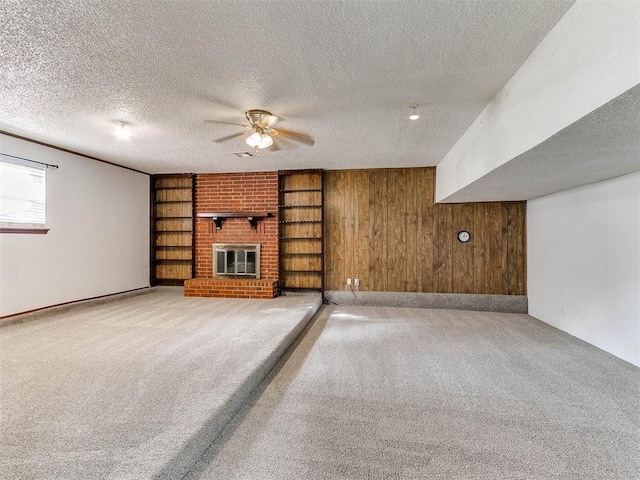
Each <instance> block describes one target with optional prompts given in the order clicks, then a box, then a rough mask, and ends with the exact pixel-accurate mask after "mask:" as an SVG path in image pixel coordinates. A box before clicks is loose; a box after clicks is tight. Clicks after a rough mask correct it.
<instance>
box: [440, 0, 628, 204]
mask: <svg viewBox="0 0 640 480" xmlns="http://www.w3.org/2000/svg"><path fill="white" fill-rule="evenodd" d="M639 83H640V2H638V1H637V0H616V1H594V0H578V1H577V2H576V3H575V5H574V6H573V7H572V8H571V9H570V10H569V11H568V12H567V14H566V15H565V16H564V17H563V18H562V19H561V20H560V21H559V22H558V24H557V25H556V26H555V27H554V28H553V30H552V31H551V32H550V33H549V34H548V35H547V37H546V38H545V39H544V40H543V41H542V42H541V43H540V45H539V46H538V47H537V48H536V49H535V51H534V52H533V53H532V54H531V56H530V57H529V58H528V59H527V61H526V62H525V63H524V64H523V65H522V67H521V68H520V69H519V70H518V71H517V72H516V73H515V75H514V76H513V77H512V78H511V79H510V80H509V82H507V84H506V85H505V86H504V88H503V89H502V90H501V91H500V93H499V94H498V95H497V96H496V97H495V98H494V99H493V100H492V101H491V103H490V104H489V105H488V106H487V107H486V108H485V109H484V111H483V112H482V113H481V114H480V116H479V117H478V118H477V119H476V120H475V121H474V122H473V124H472V125H471V126H470V127H469V129H468V130H467V131H466V132H465V134H464V135H463V136H462V137H461V138H460V140H458V142H457V143H456V144H455V145H454V147H453V148H452V149H451V151H449V153H447V155H446V156H445V158H444V159H443V160H442V161H441V162H440V163H439V164H438V168H437V179H436V201H439V202H440V201H444V202H456V201H463V200H462V199H464V201H481V200H482V199H490V200H499V199H501V198H502V199H507V198H509V199H524V198H532V196H538V195H542V194H543V193H542V192H544V191H546V192H551V191H557V189H558V188H559V187H560V186H561V185H566V186H568V185H573V186H576V185H578V184H579V183H576V179H578V178H581V179H582V181H583V182H585V183H590V182H594V181H598V180H604V179H606V178H611V177H612V176H616V175H621V174H622V173H624V172H628V171H629V168H630V166H631V164H630V161H631V159H630V158H629V157H628V155H626V154H624V153H622V152H621V151H620V148H618V146H617V144H616V142H614V141H609V140H608V137H607V132H608V133H610V134H611V135H612V139H613V138H615V139H616V140H618V141H619V142H621V144H622V145H628V144H631V145H636V141H637V132H638V123H637V116H634V115H632V112H627V110H626V108H627V107H626V106H627V105H634V104H636V103H637V102H636V96H637V94H636V93H635V92H636V91H635V90H634V89H633V87H635V86H636V85H638V84H639ZM627 91H630V92H629V94H628V95H623V94H624V92H627ZM617 97H620V98H619V99H618V100H617V101H616V102H613V104H612V105H613V106H611V105H608V106H605V107H604V109H603V110H602V112H599V113H598V112H597V111H596V112H594V111H595V110H597V109H599V108H600V107H603V106H604V105H606V104H607V103H608V102H610V101H612V100H614V99H616V98H617ZM617 109H620V113H618V110H617ZM591 112H594V115H593V116H590V117H589V118H585V121H584V122H581V121H580V119H581V118H582V117H585V116H586V115H589V114H590V113H591ZM625 112H626V113H625ZM624 121H628V122H632V123H630V124H628V125H624V124H622V122H624ZM574 124H575V125H574ZM567 127H569V128H567ZM564 129H567V131H566V132H565V131H564ZM598 129H599V130H598ZM582 131H584V132H589V135H594V136H596V137H597V138H599V139H600V140H601V141H602V143H601V144H600V145H601V147H603V148H597V149H596V148H594V149H593V150H591V151H590V152H589V151H585V148H584V145H586V144H589V145H592V146H594V147H595V144H592V143H590V142H589V141H588V138H587V134H586V133H584V134H583V133H581V132H582ZM556 134H558V137H557V138H555V137H554V135H556ZM625 135H628V136H630V138H626V137H625ZM623 137H624V138H623ZM547 139H549V142H546V141H547ZM543 142H545V143H544V145H541V146H543V148H540V149H534V151H533V152H530V153H529V151H530V150H531V149H533V148H534V147H536V146H537V145H540V144H542V143H543ZM572 142H573V143H572ZM585 142H586V143H585ZM554 146H557V147H558V150H557V151H553V147H554ZM605 146H606V147H607V148H609V150H606V149H605V148H604V147H605ZM596 151H597V152H599V153H598V154H599V155H601V157H602V158H601V162H599V163H598V162H597V158H596V157H595V156H594V155H595V152H596ZM525 152H526V155H524V156H523V157H522V158H521V156H522V155H523V154H525ZM607 152H608V153H607ZM543 154H544V155H548V156H549V158H543V157H541V155H543ZM560 156H565V157H567V160H566V164H565V163H563V161H562V160H561V158H560ZM578 156H586V157H588V158H590V161H588V162H586V163H585V164H584V165H582V167H581V168H579V170H578V171H576V172H575V178H574V179H573V180H572V179H568V178H566V176H567V175H573V174H572V173H571V172H569V171H567V170H566V168H565V165H572V164H573V163H572V161H573V160H577V157H578ZM527 159H528V162H529V163H526V167H525V160H527ZM534 159H536V160H535V161H537V162H539V163H540V165H541V167H540V169H539V170H538V169H537V167H535V166H534V165H531V164H530V162H533V161H534ZM571 159H573V160H571ZM511 162H515V164H514V165H513V166H509V165H508V164H509V163H511ZM616 162H620V164H619V165H616V164H615V163H616ZM543 165H544V166H545V168H546V170H544V171H543V169H542V166H543ZM575 165H576V166H577V167H579V165H578V164H575ZM587 169H593V171H587ZM494 170H497V171H495V173H494ZM538 171H539V173H540V174H538V173H535V172H538ZM525 172H528V173H527V174H532V175H533V177H532V178H526V177H525V178H521V177H520V175H524V174H525ZM542 173H543V174H542ZM533 178H535V179H536V181H538V182H540V185H538V186H537V187H535V186H533V185H531V184H530V182H531V181H533ZM498 179H500V180H501V181H502V182H503V183H499V184H498V183H496V181H497V180H498ZM489 185H493V187H489ZM513 185H519V186H522V187H523V191H521V192H516V191H515V190H514V188H512V186H513ZM525 185H526V188H525ZM498 187H499V188H498ZM490 188H498V190H494V191H490V190H489V189H490ZM499 190H501V191H499Z"/></svg>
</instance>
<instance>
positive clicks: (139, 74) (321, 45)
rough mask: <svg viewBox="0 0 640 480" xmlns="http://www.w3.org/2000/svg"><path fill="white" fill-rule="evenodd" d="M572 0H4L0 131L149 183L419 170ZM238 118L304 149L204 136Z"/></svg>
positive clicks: (224, 131)
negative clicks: (166, 176) (278, 130)
mask: <svg viewBox="0 0 640 480" xmlns="http://www.w3.org/2000/svg"><path fill="white" fill-rule="evenodd" d="M573 2H574V0H567V1H563V0H555V1H548V0H541V1H536V0H523V1H517V0H502V1H491V0H488V1H481V2H480V1H446V2H443V1H425V0H416V1H400V0H398V1H366V0H349V1H302V0H290V1H235V0H234V1H224V2H223V1H207V2H205V1H180V2H178V1H175V2H173V1H158V0H154V1H128V2H127V1H121V0H110V1H101V2H83V1H72V0H48V1H34V0H14V1H12V0H5V1H3V2H2V3H1V5H0V29H1V35H0V62H1V69H0V112H2V113H1V115H0V129H1V130H5V131H7V132H10V133H14V134H18V135H24V136H27V137H30V138H33V139H36V140H40V141H44V142H48V143H52V144H54V145H58V146H61V147H66V148H70V149H73V150H76V151H78V152H81V153H85V154H88V155H93V156H96V157H98V158H102V159H105V160H109V161H112V162H115V163H118V164H121V165H126V166H129V167H133V168H136V169H140V170H143V171H146V172H151V173H167V172H224V171H258V170H275V169H288V168H326V169H336V168H368V167H394V166H424V165H435V164H437V163H438V162H439V161H440V160H441V159H442V157H443V156H444V155H445V154H446V153H447V151H448V150H449V149H450V148H451V147H452V146H453V144H454V143H455V142H456V141H457V140H458V138H459V137H460V136H461V135H462V134H463V133H464V131H465V130H466V129H467V127H468V126H469V125H470V124H471V122H472V121H473V120H474V119H475V118H476V116H477V115H478V114H479V113H480V112H481V111H482V109H483V108H484V107H485V106H486V104H487V103H488V102H489V100H490V99H491V98H492V97H493V96H494V95H495V94H496V93H497V92H498V91H499V89H500V88H501V87H502V86H503V85H504V83H505V82H506V81H507V80H508V79H509V78H510V76H511V75H512V74H513V73H514V72H515V71H516V70H517V69H518V67H519V66H520V65H521V64H522V62H523V61H524V60H525V59H526V58H527V56H528V55H529V54H530V53H531V51H532V50H533V49H534V48H535V47H536V46H537V44H538V43H539V42H540V40H541V39H542V38H544V36H545V35H546V33H547V32H548V31H549V30H550V29H551V28H552V27H553V25H554V24H555V23H556V22H557V21H558V20H559V19H560V18H561V17H562V15H563V14H564V13H565V12H566V11H567V9H568V8H569V7H570V6H571V5H572V4H573ZM410 103H418V104H420V107H419V113H420V114H421V118H420V119H419V120H418V121H415V122H411V121H409V120H408V118H407V117H408V114H409V109H408V105H409V104H410ZM250 108H264V109H268V110H271V111H272V112H273V113H275V114H277V115H279V116H281V117H282V120H281V121H280V122H279V123H278V125H279V126H281V127H282V128H287V129H291V130H296V131H301V132H304V133H306V134H308V135H311V136H312V137H314V138H315V140H316V145H315V146H314V147H306V146H302V145H298V144H294V143H287V144H283V146H284V147H287V148H286V149H284V150H281V151H277V152H266V153H263V155H262V157H260V158H248V159H245V158H243V159H239V158H237V157H235V156H233V155H231V153H232V152H237V151H245V150H247V149H248V147H247V146H246V145H245V144H244V143H243V139H242V138H240V139H235V140H234V141H232V142H229V143H225V144H219V143H214V142H213V141H212V140H213V139H214V138H219V137H223V136H226V135H229V134H232V133H235V132H236V130H235V129H234V128H235V127H233V126H229V125H223V124H216V123H211V122H208V120H221V121H230V122H242V121H243V112H244V111H245V110H247V109H250ZM119 120H122V121H126V122H130V124H131V126H132V130H133V136H132V138H131V139H130V140H129V141H122V140H117V139H116V138H115V137H114V135H113V130H114V127H115V122H117V121H119Z"/></svg>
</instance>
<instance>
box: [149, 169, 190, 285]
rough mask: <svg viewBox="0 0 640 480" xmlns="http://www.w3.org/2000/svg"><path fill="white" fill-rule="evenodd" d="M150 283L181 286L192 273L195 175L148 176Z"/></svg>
mask: <svg viewBox="0 0 640 480" xmlns="http://www.w3.org/2000/svg"><path fill="white" fill-rule="evenodd" d="M150 200H151V205H152V208H151V279H150V280H151V285H182V284H183V283H184V281H185V280H187V279H190V278H192V277H193V276H194V272H195V265H194V259H195V251H194V244H195V242H194V235H195V228H194V217H193V214H192V212H193V204H194V201H195V176H194V175H191V174H176V175H152V177H151V199H150Z"/></svg>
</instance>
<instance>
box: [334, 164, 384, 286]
mask: <svg viewBox="0 0 640 480" xmlns="http://www.w3.org/2000/svg"><path fill="white" fill-rule="evenodd" d="M369 218H370V224H369V232H370V233H369V237H370V239H371V250H370V251H369V279H370V283H371V290H372V291H377V292H384V291H388V289H387V265H388V263H387V174H386V172H385V171H384V170H373V171H372V172H371V173H370V175H369ZM332 248H333V245H332Z"/></svg>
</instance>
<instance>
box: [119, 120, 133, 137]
mask: <svg viewBox="0 0 640 480" xmlns="http://www.w3.org/2000/svg"><path fill="white" fill-rule="evenodd" d="M115 134H116V137H118V138H119V139H120V140H129V139H130V138H131V128H129V124H128V123H127V122H118V126H117V127H116V131H115Z"/></svg>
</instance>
